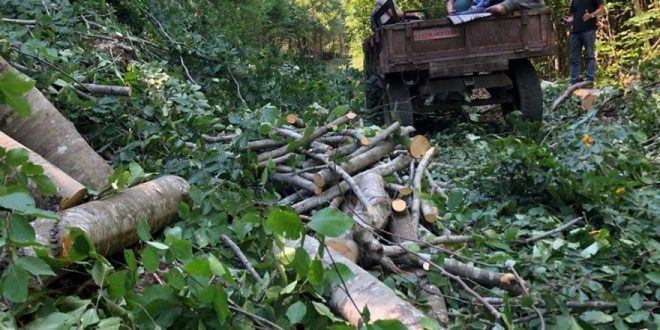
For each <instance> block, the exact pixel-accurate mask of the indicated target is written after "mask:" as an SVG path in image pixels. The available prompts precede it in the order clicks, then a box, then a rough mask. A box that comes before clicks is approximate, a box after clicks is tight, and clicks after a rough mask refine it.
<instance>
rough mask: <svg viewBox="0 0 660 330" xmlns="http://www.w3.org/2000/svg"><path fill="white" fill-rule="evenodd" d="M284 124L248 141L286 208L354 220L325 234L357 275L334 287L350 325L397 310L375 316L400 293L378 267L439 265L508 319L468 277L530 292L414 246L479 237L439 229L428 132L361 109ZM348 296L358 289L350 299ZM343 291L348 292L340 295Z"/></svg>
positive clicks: (416, 317) (410, 319) (409, 320)
mask: <svg viewBox="0 0 660 330" xmlns="http://www.w3.org/2000/svg"><path fill="white" fill-rule="evenodd" d="M283 122H286V124H284V125H282V126H279V127H271V128H272V131H273V132H274V133H275V134H276V135H278V136H279V137H280V138H279V139H278V138H274V139H262V140H253V141H250V142H249V143H248V144H247V148H248V149H249V150H250V151H253V152H255V153H256V154H257V159H258V164H259V165H258V166H259V168H260V171H264V172H266V173H267V174H268V178H269V181H270V183H271V184H272V185H273V187H274V188H275V190H276V191H277V192H278V193H280V195H281V196H283V198H282V199H281V200H280V203H279V204H280V205H282V206H289V207H291V208H293V210H295V211H296V212H297V213H298V214H300V215H301V217H302V218H303V219H306V218H308V217H309V216H311V215H313V214H314V213H315V212H316V211H318V210H321V209H324V208H326V207H332V208H335V209H337V210H340V211H342V212H343V213H345V214H347V215H348V216H350V217H351V218H353V220H355V225H354V226H353V228H352V230H351V231H350V232H348V233H345V234H344V235H343V236H341V237H333V238H325V242H324V243H325V247H326V249H327V251H328V252H327V253H326V254H325V257H324V258H323V262H324V263H325V264H326V265H327V266H328V267H330V268H332V267H331V265H332V264H334V263H335V262H342V263H344V264H346V265H347V266H348V267H349V268H350V269H351V270H353V272H354V273H355V274H357V276H356V277H355V278H353V279H351V280H349V281H347V282H346V283H345V285H346V288H344V287H341V286H337V287H335V288H333V291H332V292H333V293H332V300H331V302H333V304H331V307H333V308H334V310H335V311H336V312H337V313H338V314H340V315H342V316H343V317H344V318H346V319H347V320H348V321H349V322H350V323H351V324H354V325H356V324H359V322H360V318H361V314H360V313H361V311H362V309H363V308H364V306H369V308H370V310H371V320H372V321H374V320H378V319H380V318H388V316H387V315H389V317H390V318H391V315H390V314H391V313H374V311H380V310H381V309H382V310H383V311H385V310H387V308H386V306H385V305H382V302H383V299H384V298H383V297H392V296H396V295H394V294H393V292H391V290H390V289H389V288H388V287H387V286H385V285H382V283H379V282H378V280H377V279H375V278H373V277H372V276H371V275H369V273H367V272H365V271H364V269H370V268H374V267H376V268H379V269H380V270H382V271H386V272H391V273H399V274H410V273H415V274H417V272H418V271H421V272H422V278H424V277H425V276H424V275H425V273H427V272H428V271H430V270H433V271H437V272H440V273H441V274H443V275H445V276H446V277H448V278H449V279H451V280H454V281H456V282H458V283H459V284H460V285H461V286H462V287H463V288H464V289H466V291H468V292H469V293H470V294H472V295H473V296H474V297H475V299H476V300H478V301H480V302H482V304H483V305H484V306H485V308H487V309H488V310H489V311H491V313H492V314H493V315H494V316H495V317H496V318H499V317H500V314H499V312H498V311H497V310H496V309H495V308H494V307H493V306H491V305H490V304H489V303H488V301H487V299H484V298H483V297H481V296H480V295H479V294H478V293H476V291H475V290H473V289H472V288H471V287H470V286H468V284H466V281H469V282H470V283H478V285H479V286H480V287H485V288H499V289H501V290H505V291H508V292H509V294H511V295H514V296H515V295H520V294H522V293H523V289H522V285H523V284H521V283H519V282H517V281H516V279H515V277H514V276H513V274H510V273H500V272H498V271H493V270H486V269H482V268H477V267H474V266H473V265H471V264H469V263H463V262H461V261H458V260H455V259H445V264H444V266H439V265H437V264H435V263H433V262H432V256H433V255H432V254H429V253H415V252H413V251H418V250H419V248H420V247H421V248H430V251H431V252H433V251H437V249H438V248H442V246H441V245H442V244H453V243H467V242H470V241H471V240H472V237H471V236H457V235H452V234H451V233H450V232H448V231H445V232H440V233H437V228H438V226H437V225H436V222H437V221H438V219H439V210H438V208H437V207H436V205H435V204H434V202H433V201H432V200H430V199H428V197H429V196H431V195H433V196H434V198H446V195H445V191H444V186H445V185H444V184H443V183H442V182H439V181H437V180H435V179H434V178H433V176H432V175H431V173H430V171H429V166H430V164H431V163H432V160H433V158H434V157H435V156H436V155H437V154H438V150H437V149H436V148H434V147H432V146H431V144H430V143H429V141H428V140H427V139H426V138H425V137H424V136H421V135H417V136H411V135H412V134H414V132H415V129H414V128H412V127H401V126H400V124H399V123H398V122H395V123H393V124H391V125H390V126H388V127H385V128H382V129H380V128H374V127H367V128H365V127H361V126H360V125H359V124H358V123H359V120H358V116H357V115H356V114H354V113H347V114H345V115H343V116H340V117H338V118H335V119H333V120H330V121H328V122H327V123H326V124H323V125H320V126H318V127H316V128H309V127H307V126H306V125H305V123H304V121H303V120H301V119H300V118H298V117H297V116H296V115H294V114H289V115H287V116H286V118H285V120H283ZM236 137H237V136H235V135H231V134H230V135H220V136H209V135H205V136H203V137H202V139H203V140H204V141H206V142H208V143H230V141H232V140H234V139H235V138H236ZM435 233H437V234H435ZM304 242H305V246H303V247H304V248H305V249H306V250H308V251H309V253H310V255H315V254H316V252H317V251H318V248H317V246H316V245H315V246H308V244H312V243H310V242H315V240H314V239H313V238H312V237H308V238H307V239H306V240H305V241H304ZM315 244H316V243H315ZM287 246H288V247H289V248H296V247H300V241H288V242H287ZM329 254H333V255H335V256H336V257H335V258H334V260H332V259H329V258H328V257H327V256H328V255H329ZM339 256H341V257H339ZM463 279H465V281H463ZM374 281H376V282H378V283H376V282H374ZM422 287H423V288H424V290H423V292H424V293H420V296H422V297H425V298H424V299H425V300H426V301H427V303H428V304H429V306H430V309H431V311H430V314H429V315H431V316H436V318H437V319H438V320H439V321H441V322H446V321H447V311H446V307H444V306H445V303H444V300H443V298H442V294H440V290H439V288H437V287H435V286H434V285H432V284H430V283H428V282H425V280H422V282H420V288H422ZM353 288H356V289H355V290H353ZM347 290H348V294H347V293H346V291H347ZM434 293H435V294H434ZM347 295H348V296H353V297H352V298H353V299H352V301H351V299H348V298H347ZM336 297H343V298H341V299H340V302H338V300H337V299H335V298H336ZM388 299H389V298H388ZM392 299H393V298H392ZM399 300H400V299H398V300H397V304H399V307H398V309H399V311H400V312H401V313H400V315H399V319H400V320H401V321H402V322H403V323H404V324H406V325H407V326H408V327H409V328H412V329H415V328H419V327H420V325H419V322H420V315H422V314H420V312H419V311H418V310H416V307H413V305H411V304H409V303H407V302H405V301H399ZM349 301H350V302H349ZM381 305H382V306H381ZM386 305H388V304H386ZM390 305H391V304H390ZM397 315H398V314H397Z"/></svg>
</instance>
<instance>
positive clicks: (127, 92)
mask: <svg viewBox="0 0 660 330" xmlns="http://www.w3.org/2000/svg"><path fill="white" fill-rule="evenodd" d="M82 85H83V87H85V89H87V90H88V91H90V92H92V93H94V94H101V95H116V96H131V95H132V94H133V91H132V90H131V88H130V87H126V86H111V85H97V84H82Z"/></svg>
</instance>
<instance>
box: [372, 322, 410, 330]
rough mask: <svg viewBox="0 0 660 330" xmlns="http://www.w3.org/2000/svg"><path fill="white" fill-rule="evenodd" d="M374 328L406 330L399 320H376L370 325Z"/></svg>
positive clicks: (376, 329) (379, 329)
mask: <svg viewBox="0 0 660 330" xmlns="http://www.w3.org/2000/svg"><path fill="white" fill-rule="evenodd" d="M371 328H372V329H374V330H406V329H408V328H407V327H406V326H405V325H404V324H403V323H401V321H399V320H378V321H376V322H374V323H373V324H372V325H371Z"/></svg>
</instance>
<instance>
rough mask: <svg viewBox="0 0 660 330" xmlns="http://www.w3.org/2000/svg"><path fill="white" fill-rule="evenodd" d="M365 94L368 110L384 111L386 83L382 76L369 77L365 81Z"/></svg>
mask: <svg viewBox="0 0 660 330" xmlns="http://www.w3.org/2000/svg"><path fill="white" fill-rule="evenodd" d="M364 83H365V86H364V94H365V100H366V106H367V109H369V110H370V111H382V110H381V107H382V105H383V104H384V103H385V102H384V100H385V82H384V81H383V78H382V77H381V76H380V75H377V74H372V75H369V76H368V77H367V78H366V80H365V82H364Z"/></svg>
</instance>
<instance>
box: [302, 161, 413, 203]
mask: <svg viewBox="0 0 660 330" xmlns="http://www.w3.org/2000/svg"><path fill="white" fill-rule="evenodd" d="M411 161H412V158H410V156H408V155H401V156H399V157H397V158H395V159H394V160H393V161H391V162H389V163H387V164H383V165H379V166H377V167H374V168H373V169H371V170H369V171H367V172H363V173H360V174H358V175H356V176H355V179H358V178H359V177H360V176H362V175H364V174H365V173H368V172H374V173H377V174H378V175H380V176H388V175H390V174H392V173H394V172H396V171H400V170H401V169H403V168H405V167H406V166H408V164H409V163H410V162H411ZM349 188H350V187H349V185H348V183H346V182H341V183H339V184H337V185H335V186H333V187H331V188H330V189H328V190H326V191H324V192H323V193H322V194H321V195H319V196H315V197H312V198H308V199H306V200H303V201H300V202H298V203H296V204H294V205H293V208H294V209H295V210H296V212H298V213H305V212H308V211H309V210H312V209H314V208H316V207H319V206H322V205H324V204H327V203H330V201H331V200H332V199H333V198H335V197H337V196H339V195H341V194H342V192H346V191H348V190H349Z"/></svg>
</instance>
